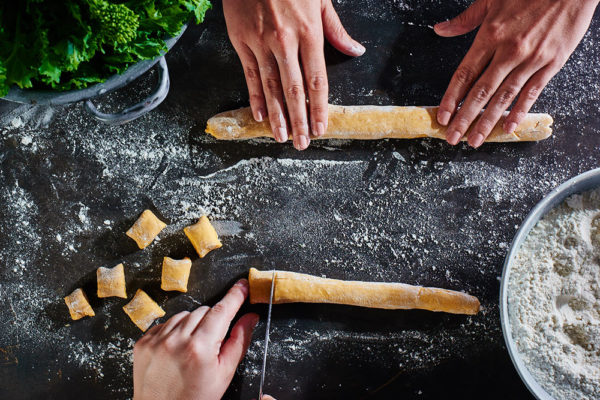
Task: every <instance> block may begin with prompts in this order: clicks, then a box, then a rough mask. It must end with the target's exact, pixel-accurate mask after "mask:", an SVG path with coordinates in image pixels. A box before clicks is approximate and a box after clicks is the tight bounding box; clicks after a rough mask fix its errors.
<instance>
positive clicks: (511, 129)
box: [506, 122, 517, 133]
mask: <svg viewBox="0 0 600 400" xmlns="http://www.w3.org/2000/svg"><path fill="white" fill-rule="evenodd" d="M515 129H517V123H516V122H511V123H509V124H508V125H507V126H506V133H513V132H514V131H515Z"/></svg>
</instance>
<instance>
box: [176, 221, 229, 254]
mask: <svg viewBox="0 0 600 400" xmlns="http://www.w3.org/2000/svg"><path fill="white" fill-rule="evenodd" d="M183 231H184V232H185V234H186V236H187V237H188V239H190V242H192V245H194V248H195V249H196V251H197V252H198V255H199V256H200V258H203V257H204V256H205V255H207V254H208V253H209V252H210V251H211V250H214V249H218V248H219V247H221V246H223V245H222V244H221V241H219V237H218V236H217V231H215V228H214V227H213V226H212V225H211V223H210V221H209V220H208V218H207V217H206V215H203V216H202V217H200V219H199V220H198V222H197V223H195V224H194V225H190V226H186V227H185V228H183Z"/></svg>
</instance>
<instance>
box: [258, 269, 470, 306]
mask: <svg viewBox="0 0 600 400" xmlns="http://www.w3.org/2000/svg"><path fill="white" fill-rule="evenodd" d="M272 277H273V271H259V270H257V269H255V268H251V269H250V273H249V274H248V281H249V283H250V303H252V304H255V303H268V302H269V296H270V294H271V281H272ZM281 303H333V304H346V305H352V306H360V307H369V308H384V309H413V308H416V309H422V310H429V311H443V312H447V313H452V314H477V312H479V300H478V299H477V297H474V296H471V295H468V294H466V293H462V292H455V291H453V290H446V289H438V288H429V287H421V286H412V285H406V284H404V283H387V282H360V281H341V280H336V279H327V278H321V277H317V276H312V275H306V274H300V273H296V272H287V271H275V285H274V292H273V304H281Z"/></svg>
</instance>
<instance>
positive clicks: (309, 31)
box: [298, 22, 317, 39]
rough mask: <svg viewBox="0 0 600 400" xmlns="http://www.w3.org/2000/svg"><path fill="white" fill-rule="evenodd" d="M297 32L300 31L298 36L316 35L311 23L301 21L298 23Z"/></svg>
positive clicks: (310, 36) (311, 36) (306, 37)
mask: <svg viewBox="0 0 600 400" xmlns="http://www.w3.org/2000/svg"><path fill="white" fill-rule="evenodd" d="M298 32H299V33H300V36H301V37H303V38H305V39H310V38H314V37H316V36H317V32H316V30H315V28H313V26H312V24H310V23H307V22H302V23H300V24H299V25H298Z"/></svg>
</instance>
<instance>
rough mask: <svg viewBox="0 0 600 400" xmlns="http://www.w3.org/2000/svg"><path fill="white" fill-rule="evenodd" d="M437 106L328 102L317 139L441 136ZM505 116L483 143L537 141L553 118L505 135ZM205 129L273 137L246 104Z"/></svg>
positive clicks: (529, 118)
mask: <svg viewBox="0 0 600 400" xmlns="http://www.w3.org/2000/svg"><path fill="white" fill-rule="evenodd" d="M437 109H438V107H397V106H334V105H329V126H328V128H327V132H326V133H325V135H324V136H322V137H320V138H319V139H360V140H370V139H386V138H394V139H415V138H422V137H433V138H438V139H445V134H446V127H445V126H442V125H440V124H438V123H437V120H436V114H437ZM506 115H507V114H506V113H505V115H504V116H503V117H502V118H501V119H500V121H499V122H498V123H497V124H496V126H495V127H494V129H493V130H492V133H491V134H490V136H488V138H487V139H486V142H525V141H537V140H542V139H546V138H547V137H549V136H550V135H551V134H552V128H550V125H552V122H553V121H552V117H551V116H550V115H548V114H527V115H526V116H525V119H524V120H523V121H522V122H521V124H520V125H519V126H518V127H517V129H516V130H515V132H514V133H512V134H507V133H505V132H504V131H503V129H502V124H503V122H504V118H505V117H506ZM206 132H207V133H210V134H211V135H213V136H214V137H216V138H217V139H222V140H237V139H251V138H257V137H273V134H272V133H271V128H270V125H269V121H268V119H267V120H264V121H263V122H256V121H255V120H254V118H253V117H252V111H251V110H250V108H249V107H248V108H240V109H238V110H231V111H226V112H223V113H220V114H217V115H215V116H214V117H212V118H210V119H209V120H208V123H207V126H206ZM463 140H466V137H465V138H463Z"/></svg>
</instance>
